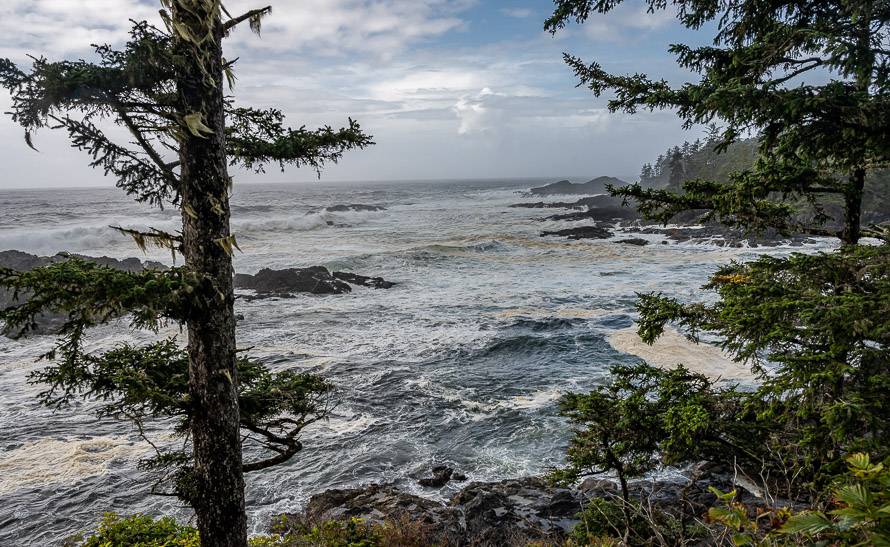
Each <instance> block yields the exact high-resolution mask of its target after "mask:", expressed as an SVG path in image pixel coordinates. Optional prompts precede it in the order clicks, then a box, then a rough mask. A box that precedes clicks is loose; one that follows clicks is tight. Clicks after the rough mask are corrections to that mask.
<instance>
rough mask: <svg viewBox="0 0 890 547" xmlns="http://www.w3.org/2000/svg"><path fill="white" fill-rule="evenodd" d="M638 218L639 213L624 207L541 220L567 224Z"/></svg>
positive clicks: (553, 216)
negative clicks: (567, 222) (561, 221)
mask: <svg viewBox="0 0 890 547" xmlns="http://www.w3.org/2000/svg"><path fill="white" fill-rule="evenodd" d="M638 218H640V215H639V213H637V212H636V210H634V209H629V208H625V207H596V208H593V209H588V210H586V211H578V212H575V213H567V214H564V215H552V216H549V217H546V218H544V219H543V220H566V221H569V222H578V221H581V220H596V221H599V222H608V221H621V220H636V219H638Z"/></svg>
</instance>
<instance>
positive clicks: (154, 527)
mask: <svg viewBox="0 0 890 547" xmlns="http://www.w3.org/2000/svg"><path fill="white" fill-rule="evenodd" d="M84 538H86V539H84ZM436 544H437V543H436V541H435V540H434V539H433V538H431V536H430V535H429V533H428V531H427V530H426V528H425V527H424V526H423V525H422V524H421V523H418V522H414V521H410V520H408V519H395V520H392V521H388V522H385V523H383V524H370V523H366V522H365V521H363V520H361V519H357V518H353V519H346V520H327V521H323V522H320V523H315V524H308V523H304V522H299V521H296V520H294V519H288V518H286V517H282V518H281V520H279V521H278V522H276V523H275V525H274V526H273V530H272V533H271V534H269V535H263V536H257V537H254V538H252V539H251V540H250V547H430V546H434V545H436ZM200 545H201V541H200V538H199V536H198V531H197V530H196V529H195V528H192V527H189V526H182V525H180V524H177V522H176V521H175V520H173V519H172V518H170V517H163V518H159V519H154V518H152V517H149V516H146V515H133V516H131V517H120V516H118V515H116V514H114V513H106V515H105V516H104V517H103V518H102V521H101V522H100V524H99V529H98V530H97V531H96V532H95V533H94V534H92V535H88V536H85V535H84V534H80V535H78V536H75V537H72V538H69V539H68V540H67V541H66V542H65V544H64V547H124V546H126V547H200Z"/></svg>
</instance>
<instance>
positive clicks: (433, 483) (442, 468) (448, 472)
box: [417, 465, 467, 488]
mask: <svg viewBox="0 0 890 547" xmlns="http://www.w3.org/2000/svg"><path fill="white" fill-rule="evenodd" d="M432 474H433V476H432V477H426V478H423V479H420V480H419V481H417V484H419V485H420V486H425V487H427V488H442V487H443V486H445V485H446V484H448V483H449V482H451V481H457V482H462V481H465V480H467V476H466V475H464V474H463V473H460V472H458V471H455V470H454V468H452V467H448V466H447V465H437V466H436V467H433V469H432Z"/></svg>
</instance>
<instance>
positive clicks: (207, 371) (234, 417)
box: [0, 0, 372, 547]
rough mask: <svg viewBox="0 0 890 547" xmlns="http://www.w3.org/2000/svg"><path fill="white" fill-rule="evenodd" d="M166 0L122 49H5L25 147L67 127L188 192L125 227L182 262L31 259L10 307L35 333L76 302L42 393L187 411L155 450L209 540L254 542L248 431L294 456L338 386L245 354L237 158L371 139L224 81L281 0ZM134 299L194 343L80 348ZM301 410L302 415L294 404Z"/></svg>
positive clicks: (306, 158)
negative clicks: (97, 351) (314, 121)
mask: <svg viewBox="0 0 890 547" xmlns="http://www.w3.org/2000/svg"><path fill="white" fill-rule="evenodd" d="M161 3H162V7H163V9H162V10H161V17H162V19H163V28H158V27H155V26H153V25H151V24H149V23H145V22H141V23H136V24H135V25H134V26H133V29H132V32H131V37H130V40H129V41H128V42H127V43H126V45H125V46H124V47H123V48H122V49H120V50H117V49H114V48H113V47H112V46H109V45H100V46H96V48H95V54H96V55H95V57H96V60H95V62H88V61H59V62H50V61H48V60H46V59H45V58H43V57H38V58H36V59H35V60H34V63H33V66H32V67H31V68H30V70H28V71H24V70H22V69H20V68H19V67H17V66H16V65H15V64H14V63H12V62H11V61H9V60H0V85H2V86H3V87H4V88H6V89H7V90H8V91H9V92H10V94H11V96H12V109H11V110H12V112H11V115H12V118H13V120H14V121H15V122H17V123H19V124H20V125H21V126H22V127H24V129H25V140H26V142H27V143H28V145H29V146H32V147H33V146H34V143H33V133H34V132H35V131H37V130H39V129H41V128H45V127H49V128H52V129H61V130H63V131H65V132H67V134H68V136H69V138H70V140H71V143H72V145H73V146H74V147H75V148H78V149H80V150H83V151H84V152H86V153H88V154H89V155H90V156H91V157H92V160H91V163H90V165H91V166H93V167H96V168H99V169H102V170H103V171H104V172H105V174H106V175H108V176H112V177H113V178H115V179H116V181H117V185H118V187H119V188H121V189H122V190H124V191H125V192H126V193H127V194H129V195H131V196H133V197H134V199H136V200H137V201H140V202H144V203H147V204H149V205H152V206H158V207H162V206H173V207H178V208H179V210H180V211H181V212H182V230H181V231H180V232H176V233H167V232H162V231H160V230H155V229H147V230H132V229H122V231H123V232H125V233H127V234H129V235H131V236H132V237H133V238H134V239H135V240H136V242H137V243H138V244H139V245H140V246H141V247H143V248H144V247H145V246H146V245H157V246H160V247H164V248H168V249H170V250H171V251H172V252H173V253H174V256H175V255H176V254H177V253H178V254H181V255H182V256H183V257H184V258H185V264H184V266H182V267H179V268H172V269H170V270H166V271H162V272H146V273H141V274H127V273H121V272H113V271H110V270H108V269H106V268H100V267H96V266H91V265H88V264H85V263H83V262H79V261H71V262H68V263H64V264H57V265H53V266H49V267H47V268H41V269H38V270H34V271H31V272H28V273H24V274H20V273H15V272H4V273H3V274H2V283H3V285H5V286H7V287H11V288H13V289H15V290H17V291H19V295H20V296H21V297H22V300H27V299H28V298H30V301H29V302H27V303H23V304H22V305H20V306H18V307H15V308H13V309H9V310H5V311H3V312H2V313H0V318H2V319H3V320H5V321H6V322H7V324H8V326H11V327H13V328H14V329H22V330H23V331H24V332H25V333H26V332H27V330H28V329H29V327H30V326H31V325H32V324H33V322H34V318H35V316H36V315H37V314H38V313H40V312H42V311H44V310H60V311H64V312H67V313H68V314H69V320H68V322H67V323H66V324H65V326H64V328H63V329H62V340H61V342H60V344H59V347H58V348H57V349H56V350H54V351H52V352H50V354H48V355H47V357H49V358H54V359H56V362H57V365H56V366H55V367H53V368H51V369H49V370H48V371H46V372H45V373H43V374H42V375H39V376H38V379H41V380H47V381H49V382H51V385H50V389H49V391H48V392H47V393H45V394H44V397H45V399H46V400H48V401H50V402H64V401H66V400H68V399H70V397H71V396H72V395H75V394H78V393H81V394H83V395H86V396H99V397H108V398H110V399H111V400H113V401H115V403H113V404H112V405H111V406H110V407H105V408H106V410H107V411H108V413H111V411H112V410H113V411H114V412H115V413H116V412H120V413H121V414H123V415H124V416H127V414H128V413H131V414H133V415H134V416H135V420H136V422H137V423H139V422H140V421H141V420H142V418H143V417H144V416H148V415H156V414H159V415H161V416H164V415H170V414H171V413H172V414H175V415H176V416H179V417H181V418H182V420H183V421H181V422H180V426H181V432H182V433H186V430H187V435H186V439H187V441H188V443H187V446H186V448H185V450H183V451H177V452H175V453H174V455H165V456H162V457H161V460H160V461H162V462H163V463H176V464H177V465H178V469H179V471H178V480H177V481H176V489H175V493H176V494H178V495H179V496H181V497H182V498H183V499H184V500H186V501H187V502H188V503H189V504H191V505H192V507H194V509H195V512H196V514H197V523H198V528H199V530H200V532H201V542H202V545H205V546H213V547H224V546H229V545H231V546H239V547H243V546H244V545H246V543H247V531H246V530H247V527H246V516H245V508H244V478H243V473H244V471H245V470H250V469H251V468H261V467H263V465H261V464H257V463H248V464H247V465H246V466H245V464H244V463H243V462H242V444H244V442H245V441H246V440H247V439H251V438H258V441H259V442H261V443H265V444H264V446H266V447H267V448H268V449H269V450H271V451H272V452H274V453H275V455H273V456H272V460H269V461H276V462H277V461H283V460H286V459H287V458H288V457H290V456H292V455H293V454H294V453H295V451H294V449H293V448H294V446H297V445H294V444H293V437H295V434H296V433H298V432H299V430H300V429H301V427H302V426H303V425H304V424H305V418H307V417H317V416H319V414H320V413H323V406H322V407H316V406H315V404H314V402H313V401H315V399H316V398H317V397H320V396H323V395H324V394H325V393H327V392H328V390H329V388H328V386H326V385H323V384H321V383H318V382H315V383H313V381H311V380H308V379H306V378H297V377H289V376H282V375H271V374H268V373H266V372H262V369H261V367H259V368H258V366H257V365H255V364H250V365H248V364H247V363H248V362H247V361H244V360H239V358H238V355H237V350H236V343H235V314H234V291H233V287H232V277H233V269H232V253H233V251H234V250H235V249H237V246H238V245H237V241H236V239H235V235H234V234H233V233H232V232H231V230H230V206H229V192H230V190H231V186H232V179H231V177H230V176H229V174H228V167H229V165H241V166H244V167H247V168H252V169H256V170H260V171H261V170H262V169H263V166H264V165H266V164H268V163H277V164H279V165H280V166H281V167H284V166H285V165H288V164H289V165H295V166H304V165H308V166H310V167H313V168H315V169H321V168H322V167H323V166H324V164H325V163H326V162H329V161H333V162H336V161H337V160H339V159H340V158H341V157H342V155H343V153H344V152H345V151H348V150H351V149H356V148H363V147H365V146H368V145H370V144H372V142H371V140H370V138H369V137H368V136H367V135H366V134H365V133H363V132H362V131H361V129H360V128H359V126H358V124H357V123H355V122H352V121H350V123H349V125H348V127H346V128H343V129H340V130H333V129H332V128H330V127H324V128H321V129H319V130H317V131H308V130H305V129H302V128H301V129H297V130H293V129H289V128H287V127H286V126H285V125H284V123H283V115H282V113H281V112H280V111H278V110H274V109H270V110H258V109H254V108H245V107H236V106H235V105H234V104H233V102H232V100H231V98H229V97H227V96H226V95H225V92H224V84H225V83H226V81H228V83H229V85H230V86H231V85H232V84H233V82H234V74H233V66H234V61H229V60H226V59H224V58H223V52H222V42H223V39H224V38H225V37H226V36H228V35H229V33H231V32H232V31H233V30H234V29H235V27H236V26H238V25H240V24H243V23H245V22H247V23H249V25H250V27H251V29H252V30H254V31H255V32H259V30H260V24H261V19H262V18H263V17H264V16H266V15H268V14H269V12H270V8H268V7H266V8H261V9H256V10H252V11H250V12H247V13H245V14H243V15H240V16H236V17H233V16H231V15H230V14H229V13H228V11H226V9H225V8H224V7H223V5H222V4H221V2H220V1H219V0H162V2H161ZM110 124H116V125H118V126H120V127H122V128H123V129H124V130H125V131H126V132H127V133H128V137H127V139H128V140H131V141H132V143H126V142H125V143H123V144H122V143H117V142H114V141H112V140H111V139H110V138H109V137H108V136H106V134H105V132H104V130H103V128H104V126H107V125H110ZM127 314H129V315H130V316H131V318H132V324H133V326H134V327H139V328H148V329H151V330H157V329H158V328H160V327H161V326H163V325H164V324H167V323H169V322H172V323H177V324H180V325H182V326H183V327H184V328H185V329H186V330H187V332H188V337H187V347H186V350H185V353H180V352H177V351H174V350H173V348H172V345H171V343H170V342H159V343H158V344H156V345H154V346H151V347H146V348H132V347H124V348H119V349H118V350H115V352H111V353H108V354H106V355H104V356H101V355H100V356H92V355H89V354H88V353H87V352H86V351H85V350H84V337H85V336H86V332H87V330H88V329H89V328H90V327H93V326H95V325H98V324H101V323H104V322H107V321H108V320H110V319H111V318H114V317H118V316H121V315H127ZM186 355H187V356H188V359H187V361H186V359H185V356H186ZM239 363H240V366H239ZM164 367H170V368H172V369H175V371H178V372H177V375H176V376H175V377H173V378H168V377H166V376H165V375H166V374H167V373H168V372H171V371H168V370H165V369H164ZM247 369H250V370H252V371H253V372H252V374H255V375H258V376H255V379H257V378H261V379H260V380H258V383H257V384H253V385H252V384H251V383H250V382H249V381H245V380H243V379H242V376H241V375H244V377H245V378H246V377H247V376H248V372H247ZM141 382H145V385H141V384H140V383H141ZM185 386H188V389H187V391H186V390H185V389H184V388H185ZM254 392H265V395H264V397H266V396H268V397H269V402H263V403H262V405H261V406H260V407H259V408H256V409H250V408H249V407H248V406H245V411H244V413H243V414H242V413H241V412H240V411H239V399H240V400H241V402H245V403H246V402H247V401H248V400H250V399H251V396H250V394H251V393H254ZM307 395H308V396H309V397H308V399H306V400H305V401H303V402H300V399H301V398H302V397H304V396H307ZM253 399H254V400H256V398H253ZM260 399H262V397H260ZM114 404H118V407H117V408H115V407H114ZM304 409H305V410H306V413H305V414H303V410H304ZM294 411H296V414H295V417H284V416H288V415H290V413H291V412H294ZM131 417H133V416H131ZM245 429H246V430H247V431H248V432H249V433H250V435H247V437H245V435H244V433H243V432H244V430H245ZM164 458H166V460H164ZM184 485H188V487H184Z"/></svg>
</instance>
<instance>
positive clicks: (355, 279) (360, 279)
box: [332, 272, 396, 289]
mask: <svg viewBox="0 0 890 547" xmlns="http://www.w3.org/2000/svg"><path fill="white" fill-rule="evenodd" d="M332 275H333V276H334V277H336V278H337V279H339V280H340V281H345V282H347V283H350V284H352V285H361V286H363V287H371V288H372V289H391V288H393V287H395V286H396V284H395V283H393V282H392V281H387V280H385V279H383V278H382V277H367V276H364V275H358V274H354V273H348V272H334V273H333V274H332Z"/></svg>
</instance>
